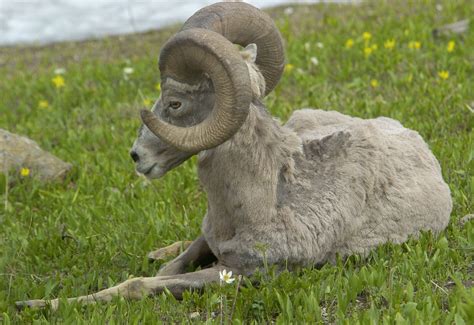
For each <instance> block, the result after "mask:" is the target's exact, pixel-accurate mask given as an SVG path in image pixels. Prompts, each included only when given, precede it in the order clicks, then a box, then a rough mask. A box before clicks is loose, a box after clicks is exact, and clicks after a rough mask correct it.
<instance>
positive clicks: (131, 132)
mask: <svg viewBox="0 0 474 325" xmlns="http://www.w3.org/2000/svg"><path fill="white" fill-rule="evenodd" d="M292 8H293V9H292V10H288V9H286V10H285V8H279V9H273V10H270V13H271V15H272V17H274V19H275V20H276V22H277V25H278V27H279V28H280V30H281V32H282V35H283V37H284V39H285V41H286V55H287V62H288V63H287V65H286V68H285V73H284V76H283V78H282V81H281V82H280V84H279V86H278V87H277V88H276V90H275V91H274V92H273V93H272V94H270V95H269V96H268V97H267V99H266V104H267V106H268V107H269V109H270V110H271V112H272V113H273V114H274V115H276V116H278V117H279V118H281V119H282V121H285V120H286V119H287V118H288V117H289V115H290V114H291V112H292V111H293V110H295V109H297V108H301V107H317V108H323V109H327V110H337V111H339V112H342V113H344V114H350V115H354V116H359V117H363V118H371V117H376V116H379V115H384V116H389V117H392V118H395V119H398V120H400V121H401V122H402V123H403V124H404V125H405V126H406V127H409V128H412V129H415V130H417V131H418V132H419V133H420V134H421V135H422V136H423V137H424V139H426V141H427V142H428V143H429V145H430V148H431V149H432V150H433V152H434V154H435V156H436V157H437V158H438V159H439V161H440V164H441V167H442V169H443V175H444V178H445V180H446V181H447V182H448V184H449V186H450V188H451V191H452V197H453V200H454V209H453V213H452V216H451V222H450V224H449V227H448V228H447V229H446V230H445V231H444V232H442V233H441V234H440V235H439V236H434V235H432V234H429V233H425V234H423V236H422V237H421V238H420V239H419V240H414V239H412V240H410V241H409V242H407V243H405V244H403V245H391V244H388V245H384V246H383V247H380V248H378V249H377V250H375V251H374V252H373V253H372V254H370V256H369V257H368V258H366V259H361V258H360V257H357V256H354V257H351V258H349V259H348V260H346V261H339V262H338V263H337V264H336V265H325V266H323V267H322V268H320V269H302V270H300V271H299V272H295V273H288V272H285V273H282V274H280V275H275V274H274V273H273V272H272V270H271V269H270V270H268V272H267V273H264V274H262V275H259V276H257V280H258V281H259V284H258V285H256V284H252V283H250V282H249V281H248V280H246V279H243V280H242V285H241V287H240V290H239V291H236V285H237V282H238V281H234V282H233V283H231V284H226V285H222V286H219V285H218V284H216V285H214V286H210V287H208V288H207V289H206V290H205V291H204V292H202V293H200V294H199V293H187V294H186V295H185V297H184V299H183V301H176V300H175V299H174V298H173V297H172V296H171V295H170V294H162V295H159V296H158V297H154V298H147V299H144V300H141V301H126V300H123V299H117V300H116V301H113V302H112V303H110V304H99V305H95V306H78V305H66V304H65V305H63V306H62V307H61V308H60V310H59V311H58V312H51V311H49V310H45V311H37V310H25V311H23V312H21V313H18V312H16V311H15V309H14V302H15V301H17V300H25V299H32V298H55V297H58V296H59V297H68V296H77V295H82V294H86V293H91V292H94V291H97V290H98V289H102V288H105V287H108V286H111V285H114V284H117V283H119V282H122V281H124V280H126V279H127V278H129V277H132V276H150V275H153V274H154V273H156V272H157V270H158V269H159V266H160V265H159V263H158V264H157V263H155V264H150V263H149V262H148V260H147V257H146V254H147V252H149V251H151V250H153V249H155V248H157V247H160V246H165V245H168V244H171V243H173V242H175V241H178V240H192V239H194V238H196V237H197V236H198V235H199V233H200V223H201V220H202V217H203V215H204V213H205V209H206V194H205V193H204V192H203V191H202V190H201V189H200V187H199V183H198V180H197V176H196V164H195V159H191V160H190V161H188V162H186V163H185V164H184V165H183V166H181V167H179V168H177V169H176V170H175V171H172V172H170V173H169V174H168V175H166V177H165V178H163V179H161V180H158V181H154V182H148V181H146V180H144V179H143V178H140V177H137V175H136V174H135V172H134V165H133V162H132V160H131V159H130V157H129V155H128V150H129V149H130V147H131V145H132V142H133V140H134V138H135V136H136V133H137V128H138V127H139V125H140V121H139V117H138V111H139V109H141V108H143V107H151V105H152V103H153V101H154V100H155V99H156V98H157V97H158V96H159V92H160V89H159V80H160V77H159V74H158V69H157V56H158V53H159V51H160V46H161V45H162V44H163V42H164V41H165V40H166V39H167V38H168V37H169V36H170V35H171V34H172V33H173V32H175V31H176V30H177V29H178V26H175V27H172V28H167V29H164V30H161V31H154V32H149V33H145V34H136V35H128V36H120V37H109V38H106V39H102V40H97V41H86V42H72V43H61V44H55V45H48V46H44V47H34V48H25V47H13V48H0V76H1V77H0V128H4V129H7V130H9V131H11V132H15V133H18V134H22V135H26V136H29V137H31V138H32V139H34V140H36V141H37V142H38V143H39V144H40V145H41V146H42V147H43V148H44V149H47V150H49V151H51V152H52V153H54V154H55V155H57V156H59V157H60V158H62V159H64V160H66V161H69V162H71V163H72V164H73V165H74V169H73V171H72V173H71V175H70V176H69V177H68V179H67V180H66V181H65V182H64V183H56V184H48V185H45V184H41V183H40V182H39V181H37V180H35V178H34V172H33V171H26V170H24V169H22V170H18V171H10V173H9V175H8V180H9V181H8V182H7V177H5V176H0V199H1V200H0V322H3V323H5V324H9V323H31V322H33V321H37V322H38V323H47V322H61V323H72V322H74V323H85V324H90V323H97V324H103V323H105V322H110V323H126V322H130V323H137V322H141V323H152V322H156V321H162V322H178V323H180V322H189V321H193V322H206V321H208V322H220V320H221V319H220V317H221V316H220V311H221V310H223V311H224V318H225V320H226V321H229V320H230V318H231V317H232V318H233V323H235V324H239V323H252V322H255V323H264V322H277V323H290V322H292V323H303V322H307V323H315V322H320V323H333V322H335V323H346V324H356V323H357V322H359V323H364V324H365V323H379V322H380V323H397V324H404V323H406V324H416V323H417V324H425V323H456V324H468V323H471V324H472V323H473V322H474V288H473V281H474V264H473V263H474V262H473V255H474V254H473V253H474V222H470V223H466V224H465V225H463V226H462V225H460V223H459V220H460V218H462V217H463V216H465V215H466V214H468V213H473V192H474V176H473V173H472V172H473V167H474V146H473V141H474V137H473V131H472V128H473V125H474V67H473V62H474V25H473V22H471V26H470V29H469V30H468V32H467V33H464V34H462V35H449V36H440V37H437V38H435V37H434V36H433V35H432V29H433V28H434V27H437V26H440V25H443V24H447V23H451V22H454V21H457V20H460V19H464V18H472V17H474V3H473V2H472V1H469V0H464V1H450V0H445V1H437V2H436V3H435V2H433V1H386V2H385V1H376V2H375V1H374V2H369V3H364V4H361V5H356V6H349V5H348V6H338V5H314V6H301V7H299V6H294V7H292ZM221 298H222V300H223V303H222V307H221V302H220V301H221ZM234 301H235V308H233V307H232V305H233V304H234ZM231 314H232V315H231Z"/></svg>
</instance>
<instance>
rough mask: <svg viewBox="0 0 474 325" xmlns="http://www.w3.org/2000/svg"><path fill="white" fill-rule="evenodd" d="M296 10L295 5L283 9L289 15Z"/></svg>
mask: <svg viewBox="0 0 474 325" xmlns="http://www.w3.org/2000/svg"><path fill="white" fill-rule="evenodd" d="M294 12H295V9H293V7H288V8H285V10H283V13H284V14H285V15H287V16H289V15H292V14H293V13H294Z"/></svg>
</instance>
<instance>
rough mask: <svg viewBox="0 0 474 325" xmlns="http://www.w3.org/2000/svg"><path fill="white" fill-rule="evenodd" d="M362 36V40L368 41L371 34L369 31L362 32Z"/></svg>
mask: <svg viewBox="0 0 474 325" xmlns="http://www.w3.org/2000/svg"><path fill="white" fill-rule="evenodd" d="M362 38H363V39H364V41H366V42H368V41H370V39H371V38H372V34H371V33H369V32H364V33H363V34H362Z"/></svg>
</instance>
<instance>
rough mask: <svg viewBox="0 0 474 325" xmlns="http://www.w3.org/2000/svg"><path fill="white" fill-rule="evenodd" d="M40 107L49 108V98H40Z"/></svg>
mask: <svg viewBox="0 0 474 325" xmlns="http://www.w3.org/2000/svg"><path fill="white" fill-rule="evenodd" d="M38 107H39V108H48V107H49V103H48V101H47V100H40V101H39V102H38Z"/></svg>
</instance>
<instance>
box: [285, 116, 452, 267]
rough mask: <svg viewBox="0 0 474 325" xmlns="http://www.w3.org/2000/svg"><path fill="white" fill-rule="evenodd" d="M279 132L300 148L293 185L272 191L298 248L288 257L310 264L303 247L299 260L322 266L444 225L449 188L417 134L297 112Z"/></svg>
mask: <svg viewBox="0 0 474 325" xmlns="http://www.w3.org/2000/svg"><path fill="white" fill-rule="evenodd" d="M285 127H288V128H290V129H292V130H293V131H294V132H296V133H297V134H298V135H299V136H300V137H301V139H302V142H303V149H304V157H301V159H299V160H297V166H296V170H297V177H296V182H295V183H294V184H287V185H286V186H281V188H280V191H279V196H280V201H281V206H285V207H287V208H286V210H287V211H291V213H290V214H291V220H292V221H291V222H292V227H294V229H297V231H295V233H298V232H299V233H300V234H299V235H295V236H294V237H293V238H290V239H289V240H290V241H293V242H292V243H289V245H294V247H295V248H296V247H299V249H296V251H295V252H294V253H295V254H294V255H295V256H298V255H299V256H301V258H302V259H307V258H308V257H310V256H304V255H305V253H304V250H305V248H306V249H307V247H308V241H309V242H311V241H312V244H311V247H314V249H313V252H310V253H306V254H312V255H313V259H314V261H315V262H324V261H326V260H331V259H333V258H334V256H335V254H336V253H339V254H341V255H343V256H344V255H350V254H352V253H363V254H365V253H367V252H368V251H369V250H370V249H372V248H373V247H375V246H377V245H379V244H383V243H385V242H388V241H390V242H395V243H400V242H403V241H406V240H407V239H408V237H409V236H410V235H414V236H417V235H418V234H419V233H420V231H422V230H425V231H427V230H431V231H433V232H439V231H441V230H442V229H444V228H445V227H446V226H447V224H448V221H449V215H450V212H451V208H452V202H451V196H450V191H449V187H448V186H447V184H446V183H445V182H444V180H443V177H442V175H441V169H440V166H439V163H438V161H437V160H436V158H435V157H434V156H433V154H432V153H431V151H430V149H429V148H428V145H427V144H426V143H425V142H424V140H423V139H422V138H421V136H420V135H419V134H418V133H417V132H415V131H412V130H409V129H406V128H404V127H403V126H402V125H401V124H400V123H399V122H398V121H395V120H393V119H390V118H386V117H380V118H376V119H370V120H364V119H360V118H353V117H350V116H346V115H343V114H340V113H338V112H334V111H323V110H313V109H304V110H299V111H296V112H295V113H294V114H293V116H292V117H291V118H290V120H289V121H288V122H287V124H286V125H285ZM282 217H284V216H282ZM287 222H289V221H287ZM301 238H304V241H303V240H302V239H301ZM295 263H298V261H295Z"/></svg>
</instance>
